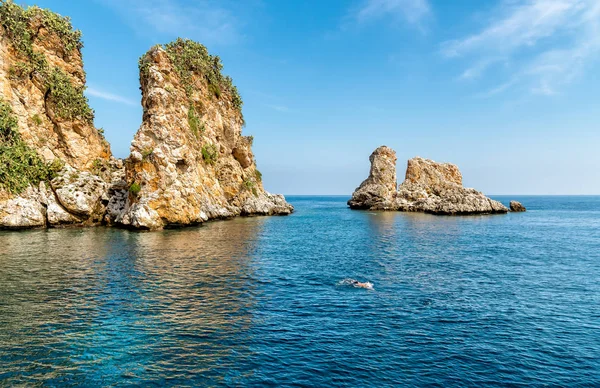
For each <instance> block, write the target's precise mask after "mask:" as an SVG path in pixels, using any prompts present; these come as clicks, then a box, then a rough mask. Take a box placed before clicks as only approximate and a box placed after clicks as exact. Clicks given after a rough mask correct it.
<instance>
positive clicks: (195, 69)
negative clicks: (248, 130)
mask: <svg viewBox="0 0 600 388" xmlns="http://www.w3.org/2000/svg"><path fill="white" fill-rule="evenodd" d="M161 47H163V48H164V49H165V51H166V52H167V55H168V56H169V59H171V62H172V63H173V65H174V67H175V70H176V71H177V74H178V75H179V78H180V79H181V82H182V84H183V86H184V88H185V92H186V94H187V96H188V97H191V96H192V94H193V92H194V91H195V90H196V86H195V85H194V77H193V76H194V74H196V75H203V76H204V77H205V79H206V81H207V82H208V90H209V92H210V94H211V95H214V96H215V97H216V98H221V97H222V95H223V93H226V94H228V95H229V96H230V98H231V102H232V103H233V106H234V107H235V108H236V109H238V110H239V111H240V113H241V110H242V105H243V102H242V98H241V97H240V94H239V92H238V90H237V88H236V87H235V85H233V81H232V79H231V77H229V76H224V75H223V74H222V70H223V64H222V63H221V58H219V57H218V56H216V55H210V54H209V53H208V50H207V49H206V47H205V46H204V45H202V44H200V43H198V42H194V41H193V40H190V39H181V38H178V39H177V40H176V41H174V42H171V43H167V44H165V45H162V46H161ZM150 64H151V61H150V59H149V58H148V56H147V55H144V56H142V57H141V58H140V60H139V68H140V72H141V73H142V74H148V69H149V66H150Z"/></svg>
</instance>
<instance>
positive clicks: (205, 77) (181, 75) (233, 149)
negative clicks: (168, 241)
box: [117, 39, 293, 229]
mask: <svg viewBox="0 0 600 388" xmlns="http://www.w3.org/2000/svg"><path fill="white" fill-rule="evenodd" d="M221 69H222V65H221V62H220V60H219V58H218V57H215V56H211V55H209V54H208V52H207V50H206V48H205V47H204V46H202V45H201V44H199V43H196V42H193V41H190V40H182V39H178V40H177V41H175V42H173V43H170V44H167V45H164V46H155V47H153V48H152V49H151V50H150V51H149V52H148V53H146V54H145V55H144V56H143V57H142V58H141V59H140V81H141V89H142V106H143V108H144V116H143V122H142V125H141V127H140V129H139V130H138V132H137V134H136V135H135V137H134V139H133V142H132V143H131V156H130V157H129V158H128V159H127V161H126V174H127V182H128V184H129V193H128V196H127V198H126V203H125V204H124V211H123V212H122V214H121V215H120V216H118V218H117V222H119V223H120V224H123V225H126V226H131V227H135V228H147V229H159V228H163V227H166V226H171V225H190V224H197V223H201V222H204V221H207V220H209V219H215V218H228V217H232V216H237V215H274V214H289V213H291V212H292V211H293V208H292V206H291V205H289V204H288V203H287V202H286V201H285V199H284V198H283V196H281V195H271V194H269V193H268V192H266V191H265V190H264V188H263V185H262V174H261V173H260V172H259V171H258V169H257V168H256V162H255V160H254V155H253V154H252V149H251V147H252V143H253V138H252V137H245V136H242V127H243V125H244V119H243V117H242V112H241V106H242V101H241V98H240V96H239V94H238V92H237V89H236V88H235V86H233V84H232V81H231V79H230V78H229V77H225V76H223V75H222V74H221Z"/></svg>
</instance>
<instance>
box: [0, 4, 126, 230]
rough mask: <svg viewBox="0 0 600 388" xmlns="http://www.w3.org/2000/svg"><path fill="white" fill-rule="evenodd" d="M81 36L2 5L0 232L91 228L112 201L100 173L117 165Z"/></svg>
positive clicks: (40, 14)
mask: <svg viewBox="0 0 600 388" xmlns="http://www.w3.org/2000/svg"><path fill="white" fill-rule="evenodd" d="M80 38H81V33H80V32H79V31H75V30H73V28H72V26H71V23H70V21H69V19H68V18H64V17H62V16H60V15H57V14H54V13H52V12H51V11H48V10H42V9H40V8H38V7H30V8H27V9H24V8H22V7H20V6H18V5H16V4H15V3H13V2H12V1H2V2H0V228H31V227H42V226H49V225H55V226H57V225H66V224H83V223H90V222H91V223H94V222H96V221H97V218H98V214H96V213H97V212H101V211H102V209H103V206H104V205H103V203H102V201H105V202H107V199H106V197H107V195H108V193H107V189H108V187H109V186H110V185H109V184H107V183H106V182H104V181H103V179H102V178H100V177H99V176H97V174H99V170H101V169H103V168H104V166H114V164H115V163H116V161H114V160H113V159H112V157H111V153H110V147H109V145H108V143H107V142H106V140H105V139H104V137H103V136H102V134H101V133H100V132H99V131H98V130H97V129H96V128H95V127H94V125H93V118H94V112H93V111H92V109H91V108H90V107H89V106H88V102H87V99H86V97H85V96H84V94H83V91H84V89H85V72H84V70H83V62H82V57H81V48H82V43H81V40H80ZM96 170H98V171H96ZM50 181H52V183H51V184H50ZM99 218H102V217H101V216H100V217H99Z"/></svg>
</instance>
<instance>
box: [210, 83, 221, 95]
mask: <svg viewBox="0 0 600 388" xmlns="http://www.w3.org/2000/svg"><path fill="white" fill-rule="evenodd" d="M208 91H209V92H210V93H211V94H213V95H214V96H215V97H217V98H221V88H220V87H219V85H215V84H209V85H208Z"/></svg>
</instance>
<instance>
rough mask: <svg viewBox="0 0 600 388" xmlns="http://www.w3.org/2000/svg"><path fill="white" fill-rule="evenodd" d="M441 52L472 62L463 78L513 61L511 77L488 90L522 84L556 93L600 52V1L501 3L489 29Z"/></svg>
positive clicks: (446, 45)
mask: <svg viewBox="0 0 600 388" xmlns="http://www.w3.org/2000/svg"><path fill="white" fill-rule="evenodd" d="M441 51H442V54H443V55H444V56H446V57H447V58H463V59H466V60H467V61H469V62H471V65H468V67H467V69H466V70H464V72H463V74H462V75H461V77H460V78H462V79H473V78H476V77H478V76H482V75H484V74H486V73H487V72H489V71H490V70H489V69H490V67H491V66H492V65H493V64H495V63H496V62H500V61H502V62H505V63H510V64H511V73H512V74H511V75H510V76H509V79H508V80H504V81H502V80H501V81H500V82H501V85H500V86H498V87H495V88H493V89H492V90H491V91H490V92H488V94H491V95H493V94H497V93H499V92H501V91H504V90H507V89H508V88H510V87H516V86H522V87H525V88H527V89H528V91H530V92H532V93H535V94H543V95H553V94H556V93H557V89H558V88H559V87H560V86H562V85H564V84H567V83H569V82H571V81H572V80H573V79H575V78H576V77H578V76H579V75H581V74H582V72H583V71H584V70H585V68H586V66H587V65H588V64H589V62H591V61H593V60H595V59H597V57H598V56H599V54H600V1H598V0H525V1H515V0H511V1H508V0H506V1H502V2H501V3H500V5H499V7H497V8H496V9H495V11H494V12H493V15H492V17H491V18H490V20H489V22H488V23H487V25H486V27H484V28H483V29H482V30H481V31H479V32H477V33H475V34H472V35H469V36H466V37H463V38H462V39H457V40H452V41H447V42H444V43H443V44H442V49H441Z"/></svg>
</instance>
